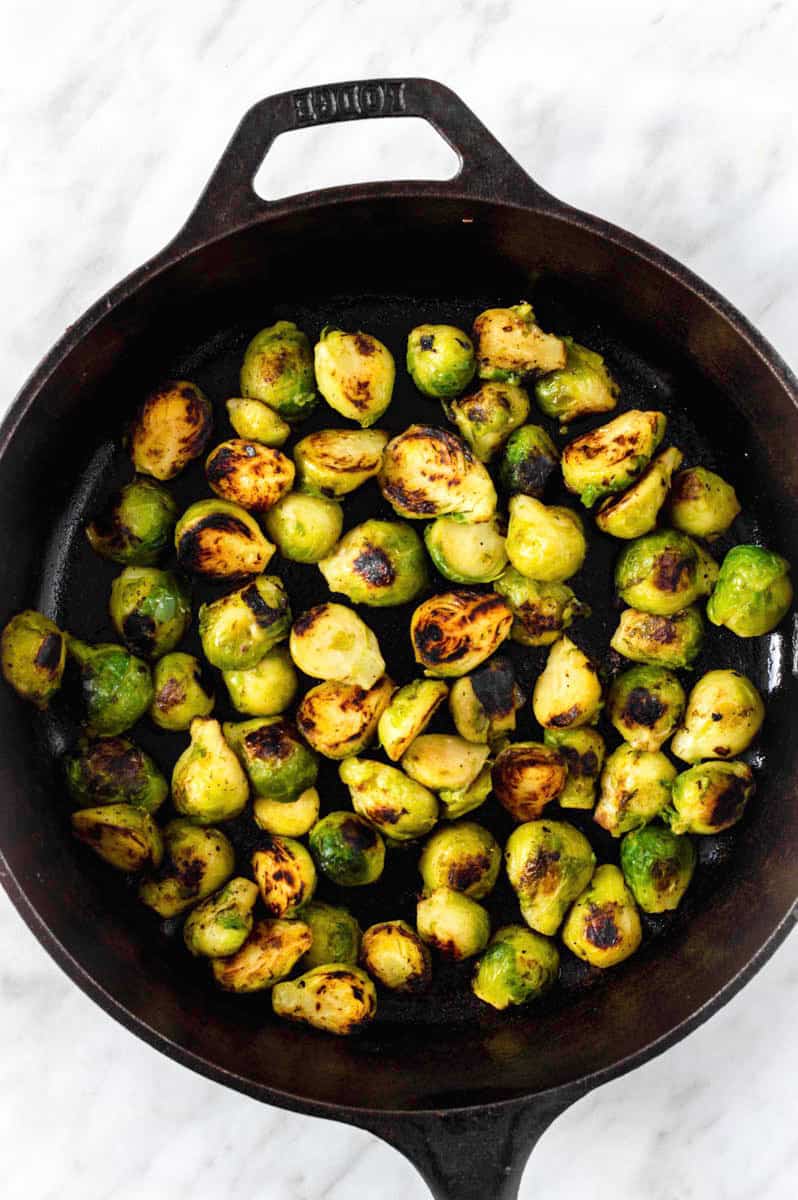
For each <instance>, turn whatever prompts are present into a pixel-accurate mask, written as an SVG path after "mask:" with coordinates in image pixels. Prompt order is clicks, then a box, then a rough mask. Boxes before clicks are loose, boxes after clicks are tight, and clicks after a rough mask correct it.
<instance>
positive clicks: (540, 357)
mask: <svg viewBox="0 0 798 1200" xmlns="http://www.w3.org/2000/svg"><path fill="white" fill-rule="evenodd" d="M474 342H475V344H476V348H477V369H478V371H479V377H480V379H499V380H502V381H516V380H519V379H523V378H524V376H526V375H530V374H532V373H535V374H543V373H545V372H546V371H556V370H558V369H559V368H561V367H564V366H565V363H566V355H565V344H564V342H562V341H561V340H560V338H558V337H555V336H554V334H551V333H544V332H543V330H542V329H541V328H540V326H539V325H536V324H535V314H534V312H533V311H532V306H531V304H527V302H526V301H525V300H522V301H521V302H520V303H519V304H514V305H513V306H512V307H511V308H488V309H486V310H485V312H481V313H480V314H479V316H478V317H477V318H476V320H475V321H474Z"/></svg>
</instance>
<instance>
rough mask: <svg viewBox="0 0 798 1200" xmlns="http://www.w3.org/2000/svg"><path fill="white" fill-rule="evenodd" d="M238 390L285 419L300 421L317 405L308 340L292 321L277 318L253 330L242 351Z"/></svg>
mask: <svg viewBox="0 0 798 1200" xmlns="http://www.w3.org/2000/svg"><path fill="white" fill-rule="evenodd" d="M240 385H241V394H242V396H244V397H245V398H246V399H252V400H262V401H263V403H264V404H268V406H269V408H271V409H273V410H274V411H275V412H276V413H278V414H279V415H280V416H281V417H283V419H284V420H286V421H301V420H303V418H305V417H307V416H309V414H310V413H311V412H312V411H313V409H314V408H315V407H316V402H317V399H318V398H317V396H316V383H315V380H314V377H313V354H312V351H311V348H310V342H309V341H308V338H307V336H306V335H305V334H304V333H303V332H302V330H301V329H297V327H296V325H295V324H294V322H293V321H277V322H276V324H274V325H267V327H266V328H265V329H261V330H260V331H259V332H258V333H256V334H255V336H254V338H253V339H252V341H251V342H250V343H249V345H248V346H247V348H246V350H245V351H244V361H243V363H242V364H241V378H240Z"/></svg>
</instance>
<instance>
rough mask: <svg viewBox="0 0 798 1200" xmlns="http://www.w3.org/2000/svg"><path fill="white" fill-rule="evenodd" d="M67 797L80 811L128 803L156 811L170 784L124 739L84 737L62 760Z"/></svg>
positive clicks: (141, 752) (157, 769) (142, 754)
mask: <svg viewBox="0 0 798 1200" xmlns="http://www.w3.org/2000/svg"><path fill="white" fill-rule="evenodd" d="M64 774H65V776H66V785H67V791H68V792H69V795H70V798H71V799H72V801H73V802H74V804H75V805H77V807H79V808H88V807H97V806H99V805H101V804H130V805H132V806H133V807H134V808H143V809H144V810H145V812H149V813H154V812H156V811H157V810H158V809H159V808H160V807H161V805H162V804H163V802H164V800H165V799H166V797H167V796H168V794H169V785H168V783H167V782H166V779H165V778H164V776H163V773H162V772H161V771H160V770H159V768H158V767H157V766H156V764H155V763H154V762H153V760H152V759H151V758H150V756H149V754H147V753H146V751H144V750H142V749H141V748H140V747H139V746H136V745H134V743H133V742H129V741H128V740H127V738H120V737H114V738H98V739H97V740H96V741H88V740H86V739H85V738H84V739H82V740H81V742H80V743H79V744H78V746H77V749H76V750H74V751H73V752H72V753H71V754H69V755H67V757H66V758H65V759H64Z"/></svg>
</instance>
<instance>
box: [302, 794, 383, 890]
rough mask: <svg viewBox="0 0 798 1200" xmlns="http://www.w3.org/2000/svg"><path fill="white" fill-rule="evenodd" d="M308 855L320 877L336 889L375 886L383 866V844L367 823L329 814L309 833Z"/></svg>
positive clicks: (354, 816) (348, 815)
mask: <svg viewBox="0 0 798 1200" xmlns="http://www.w3.org/2000/svg"><path fill="white" fill-rule="evenodd" d="M310 852H311V854H312V855H313V858H314V860H315V862H316V866H317V867H318V869H319V870H320V871H321V873H322V875H326V877H327V878H328V879H329V880H330V881H331V882H332V883H336V884H338V886H339V887H362V886H363V885H364V884H368V883H374V881H375V880H376V879H379V877H380V875H382V871H383V867H384V866H385V842H384V841H383V840H382V838H381V837H380V835H379V834H378V833H377V830H376V829H372V827H371V825H370V824H369V823H368V821H365V820H364V819H363V817H359V816H358V815H357V814H356V813H351V812H331V813H328V814H327V816H326V817H322V819H321V820H320V821H319V822H318V824H316V825H314V826H313V828H312V829H311V831H310Z"/></svg>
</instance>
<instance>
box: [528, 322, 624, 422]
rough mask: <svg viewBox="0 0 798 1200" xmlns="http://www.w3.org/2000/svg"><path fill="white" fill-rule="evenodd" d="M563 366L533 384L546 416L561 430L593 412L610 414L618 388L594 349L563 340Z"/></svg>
mask: <svg viewBox="0 0 798 1200" xmlns="http://www.w3.org/2000/svg"><path fill="white" fill-rule="evenodd" d="M562 340H563V342H564V343H565V352H566V361H565V366H563V367H560V368H559V369H558V370H555V371H550V372H548V374H546V375H544V376H543V378H542V379H538V380H536V382H535V399H536V400H537V402H538V407H539V408H540V409H541V410H542V411H543V412H544V413H545V414H546V416H547V417H553V418H554V420H559V422H560V426H561V427H562V428H564V427H565V426H566V425H569V424H570V422H571V421H578V420H579V419H580V418H581V417H589V416H592V415H593V413H604V412H611V411H612V409H613V408H615V406H616V404H617V403H618V393H619V391H620V388H619V387H618V384H617V383H616V382H615V380H614V379H613V378H612V376H611V375H610V373H609V371H608V370H607V368H606V367H605V365H604V359H603V358H602V357H601V355H600V354H597V353H596V352H595V350H588V348H587V346H580V345H579V343H578V342H575V341H574V340H573V338H569V337H564V338H563V339H562Z"/></svg>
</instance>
